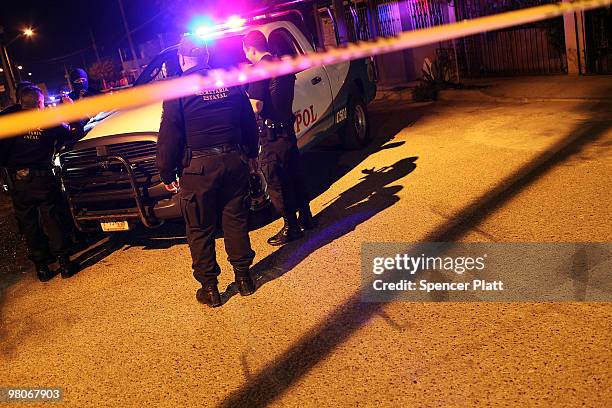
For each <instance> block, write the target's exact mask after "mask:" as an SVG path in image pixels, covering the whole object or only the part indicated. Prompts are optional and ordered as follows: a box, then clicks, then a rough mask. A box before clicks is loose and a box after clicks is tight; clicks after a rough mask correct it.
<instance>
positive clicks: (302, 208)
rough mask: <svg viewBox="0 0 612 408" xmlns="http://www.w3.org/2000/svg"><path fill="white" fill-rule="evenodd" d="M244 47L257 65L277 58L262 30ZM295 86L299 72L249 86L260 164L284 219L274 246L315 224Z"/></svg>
mask: <svg viewBox="0 0 612 408" xmlns="http://www.w3.org/2000/svg"><path fill="white" fill-rule="evenodd" d="M243 48H244V53H245V55H246V57H247V59H248V60H249V61H250V62H251V63H253V64H258V63H259V62H260V61H268V62H270V61H274V60H275V59H274V57H273V56H272V55H271V54H270V52H269V48H268V42H267V40H266V37H265V36H264V35H263V33H261V32H260V31H256V30H255V31H251V32H250V33H248V34H247V35H246V36H245V37H244V39H243ZM294 87H295V75H293V74H292V75H285V76H282V77H277V78H272V79H266V80H262V81H259V82H254V83H252V84H250V85H249V89H248V93H249V98H250V99H251V104H252V107H253V110H254V111H255V113H257V114H258V115H259V118H260V120H259V130H260V136H259V140H260V144H261V151H260V153H259V163H260V166H261V170H262V172H263V174H264V176H265V178H266V181H267V183H268V194H269V195H270V200H271V201H272V204H273V205H274V208H275V209H276V211H277V212H278V213H279V214H280V215H281V217H283V221H284V225H283V228H282V229H281V230H280V231H279V232H278V233H277V234H276V235H274V236H272V237H271V238H269V239H268V243H269V244H270V245H274V246H280V245H284V244H286V243H288V242H290V241H294V240H296V239H298V238H300V237H302V235H303V233H302V228H304V229H305V230H309V229H312V228H313V227H314V220H313V218H312V214H311V212H310V205H309V200H308V196H307V193H306V187H305V185H304V178H303V175H302V171H301V168H300V152H299V150H298V147H297V138H296V135H295V130H294V128H293V122H294V120H295V117H294V115H293V109H292V107H293V96H294ZM297 211H299V218H298V217H296V212H297Z"/></svg>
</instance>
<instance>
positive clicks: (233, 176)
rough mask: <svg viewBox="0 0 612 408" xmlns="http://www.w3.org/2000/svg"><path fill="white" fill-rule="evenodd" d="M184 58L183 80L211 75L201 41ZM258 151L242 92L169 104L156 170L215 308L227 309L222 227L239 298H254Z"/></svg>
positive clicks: (185, 47) (202, 298) (186, 43)
mask: <svg viewBox="0 0 612 408" xmlns="http://www.w3.org/2000/svg"><path fill="white" fill-rule="evenodd" d="M178 58H179V63H180V66H181V69H182V70H183V75H191V74H199V75H206V74H207V71H208V69H209V67H208V65H207V64H208V59H209V55H208V48H207V46H206V44H205V43H204V42H203V41H201V40H199V39H198V38H197V37H194V36H185V37H183V39H182V41H181V44H180V45H179V49H178ZM257 148H258V146H257V124H256V122H255V115H254V114H253V110H252V109H251V106H250V104H249V100H248V97H247V96H246V94H245V93H244V91H243V90H242V89H240V88H238V87H235V88H221V89H215V90H210V91H202V92H200V93H198V94H196V95H192V96H188V97H183V98H180V99H177V100H171V101H165V102H164V104H163V114H162V121H161V125H160V129H159V137H158V141H157V168H158V169H159V172H160V177H161V180H162V182H163V183H164V184H165V186H166V189H168V190H169V191H172V192H178V194H179V195H180V196H179V198H180V203H181V212H182V214H183V218H184V219H185V224H186V227H187V241H188V243H189V249H190V251H191V257H192V260H193V275H194V277H195V278H196V280H198V281H199V282H200V283H201V284H202V288H200V289H199V290H198V291H197V292H196V299H197V300H198V301H199V302H201V303H204V304H207V305H209V306H212V307H217V306H221V304H222V302H221V296H220V294H219V290H218V288H217V283H218V282H217V277H218V276H219V274H220V272H221V270H220V268H219V265H218V264H217V261H216V255H215V233H216V231H217V226H218V220H219V219H220V220H221V226H222V229H223V233H224V240H225V249H226V251H227V255H228V260H229V262H230V263H231V264H232V267H233V269H234V274H235V282H236V285H237V286H238V290H239V292H240V294H241V295H243V296H247V295H250V294H252V293H253V292H254V291H255V285H254V283H253V280H252V278H251V276H250V273H249V268H250V266H251V264H252V262H253V258H254V256H255V252H253V250H252V249H251V243H250V239H249V231H248V225H247V219H248V208H247V197H248V189H249V171H250V169H249V167H250V166H249V164H250V165H251V167H254V166H255V160H256V157H257ZM244 156H246V158H245V157H244ZM179 180H180V185H179ZM179 190H180V191H179Z"/></svg>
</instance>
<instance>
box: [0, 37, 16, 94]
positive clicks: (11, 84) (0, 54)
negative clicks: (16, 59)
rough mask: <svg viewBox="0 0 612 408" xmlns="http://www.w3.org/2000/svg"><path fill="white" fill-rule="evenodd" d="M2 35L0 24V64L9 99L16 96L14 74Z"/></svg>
mask: <svg viewBox="0 0 612 408" xmlns="http://www.w3.org/2000/svg"><path fill="white" fill-rule="evenodd" d="M3 36H4V27H2V26H0V62H1V64H0V66H1V67H2V70H3V72H4V81H5V82H6V86H7V88H8V97H9V99H13V98H15V97H16V96H17V95H16V91H15V74H14V73H13V66H12V65H11V60H10V59H9V56H8V51H7V49H6V46H5V45H4V43H3V42H2V40H3Z"/></svg>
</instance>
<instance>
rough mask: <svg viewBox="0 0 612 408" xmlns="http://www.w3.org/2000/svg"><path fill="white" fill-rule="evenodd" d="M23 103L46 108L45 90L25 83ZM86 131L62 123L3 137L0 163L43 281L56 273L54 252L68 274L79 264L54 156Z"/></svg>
mask: <svg viewBox="0 0 612 408" xmlns="http://www.w3.org/2000/svg"><path fill="white" fill-rule="evenodd" d="M20 104H21V105H20V108H19V110H20V111H21V110H43V109H44V106H45V105H44V97H43V93H42V91H41V90H40V89H39V88H37V87H35V86H30V87H26V88H24V89H22V90H21V93H20ZM82 136H83V129H82V128H80V127H77V128H70V127H68V126H67V125H61V126H57V127H54V128H48V129H36V130H32V131H29V132H27V133H25V134H22V135H19V136H17V137H14V138H10V139H4V140H1V141H0V166H2V167H4V168H6V169H7V173H8V177H9V182H10V183H11V190H10V191H11V197H12V199H13V208H14V210H15V216H16V218H17V221H18V223H19V229H20V231H21V233H22V234H23V235H24V236H25V240H26V244H27V247H28V257H29V258H30V260H32V262H34V264H35V266H36V272H37V275H38V279H40V280H41V281H43V282H44V281H47V280H49V279H51V278H52V277H53V276H54V274H53V273H52V272H51V271H50V270H49V266H48V264H49V263H51V262H54V261H55V259H54V258H59V263H60V272H61V275H62V277H63V278H67V277H70V276H72V275H73V274H74V273H76V271H77V268H78V265H76V264H75V263H73V262H71V261H70V258H69V255H68V249H69V245H70V242H69V240H68V235H67V232H66V230H65V229H64V225H63V224H62V220H61V217H60V208H59V207H60V206H61V191H60V188H59V185H58V183H57V179H56V178H55V176H54V175H53V172H52V170H51V158H52V156H53V154H54V152H55V151H57V149H58V148H60V147H61V146H62V145H66V144H68V143H72V142H75V141H76V140H78V139H79V138H80V137H82Z"/></svg>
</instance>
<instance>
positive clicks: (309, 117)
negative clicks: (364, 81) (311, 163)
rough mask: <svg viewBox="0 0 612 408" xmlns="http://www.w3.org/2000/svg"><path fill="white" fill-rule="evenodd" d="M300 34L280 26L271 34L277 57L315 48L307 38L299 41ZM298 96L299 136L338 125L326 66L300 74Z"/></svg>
mask: <svg viewBox="0 0 612 408" xmlns="http://www.w3.org/2000/svg"><path fill="white" fill-rule="evenodd" d="M297 36H300V37H303V36H301V34H300V33H298V32H296V33H292V32H290V31H289V30H288V29H287V28H284V27H281V28H276V29H274V30H272V31H271V32H270V35H269V36H268V44H269V46H270V51H271V52H272V53H273V54H275V55H276V56H277V57H282V56H284V55H291V56H295V55H297V54H298V53H300V54H303V53H306V52H309V51H312V49H311V47H310V45H309V44H308V42H307V41H306V39H305V38H301V39H302V41H298V39H297V38H296V37H297ZM296 77H297V81H296V82H295V98H294V100H293V113H294V114H295V117H296V118H295V133H296V135H297V137H298V138H300V137H302V136H304V135H305V134H306V133H307V132H308V134H309V135H312V136H314V135H315V134H317V133H319V132H323V131H325V130H326V129H328V128H330V127H331V126H333V124H334V120H333V119H334V116H333V106H332V93H331V85H330V81H329V77H328V75H327V72H326V71H325V68H323V67H316V68H310V69H306V70H304V71H301V72H299V73H297V74H296Z"/></svg>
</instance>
